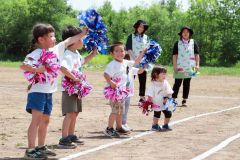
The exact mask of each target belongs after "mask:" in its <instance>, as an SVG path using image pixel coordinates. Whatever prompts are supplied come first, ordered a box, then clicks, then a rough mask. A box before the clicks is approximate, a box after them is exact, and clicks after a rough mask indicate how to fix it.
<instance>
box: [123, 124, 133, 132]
mask: <svg viewBox="0 0 240 160" xmlns="http://www.w3.org/2000/svg"><path fill="white" fill-rule="evenodd" d="M122 128H123V129H124V130H126V131H133V129H132V128H130V127H129V126H128V125H127V124H123V125H122Z"/></svg>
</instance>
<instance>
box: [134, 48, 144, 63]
mask: <svg viewBox="0 0 240 160" xmlns="http://www.w3.org/2000/svg"><path fill="white" fill-rule="evenodd" d="M146 52H147V48H144V49H143V50H142V51H141V52H140V54H139V55H138V57H137V58H136V59H135V64H139V63H140V61H141V60H142V58H143V55H144V54H145V53H146Z"/></svg>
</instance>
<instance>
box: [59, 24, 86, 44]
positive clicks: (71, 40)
mask: <svg viewBox="0 0 240 160" xmlns="http://www.w3.org/2000/svg"><path fill="white" fill-rule="evenodd" d="M87 32H88V29H87V28H83V29H82V32H81V33H79V34H77V35H75V36H72V37H69V38H67V39H66V40H64V41H63V42H64V44H65V48H67V47H68V46H70V45H71V44H73V43H75V42H77V41H79V40H81V39H82V38H83V37H84V36H85V35H86V33H87Z"/></svg>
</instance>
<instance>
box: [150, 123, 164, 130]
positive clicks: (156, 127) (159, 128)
mask: <svg viewBox="0 0 240 160" xmlns="http://www.w3.org/2000/svg"><path fill="white" fill-rule="evenodd" d="M151 130H152V131H161V130H162V128H161V127H160V126H159V125H158V124H154V125H152V129H151Z"/></svg>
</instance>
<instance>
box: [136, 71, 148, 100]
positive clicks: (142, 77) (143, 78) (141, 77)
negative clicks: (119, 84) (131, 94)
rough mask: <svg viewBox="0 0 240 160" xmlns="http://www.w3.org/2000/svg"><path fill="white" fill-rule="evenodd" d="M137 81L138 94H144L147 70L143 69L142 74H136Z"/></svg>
mask: <svg viewBox="0 0 240 160" xmlns="http://www.w3.org/2000/svg"><path fill="white" fill-rule="evenodd" d="M138 81H139V96H145V90H146V82H147V71H144V72H143V73H142V74H138Z"/></svg>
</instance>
